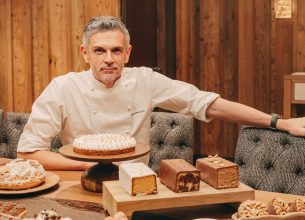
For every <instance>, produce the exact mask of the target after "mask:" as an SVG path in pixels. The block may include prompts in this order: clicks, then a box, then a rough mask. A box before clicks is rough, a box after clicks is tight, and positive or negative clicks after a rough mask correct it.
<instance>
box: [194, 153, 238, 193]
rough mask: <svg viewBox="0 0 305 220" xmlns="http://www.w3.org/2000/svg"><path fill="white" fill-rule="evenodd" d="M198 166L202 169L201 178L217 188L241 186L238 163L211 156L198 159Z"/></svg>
mask: <svg viewBox="0 0 305 220" xmlns="http://www.w3.org/2000/svg"><path fill="white" fill-rule="evenodd" d="M196 168H197V169H199V170H200V178H201V180H202V181H204V182H206V183H208V184H209V185H211V186H212V187H214V188H216V189H226V188H234V187H238V186H239V172H238V166H237V164H235V163H233V162H231V161H228V160H225V159H223V158H221V157H218V155H217V154H216V155H215V156H209V157H206V158H200V159H197V160H196Z"/></svg>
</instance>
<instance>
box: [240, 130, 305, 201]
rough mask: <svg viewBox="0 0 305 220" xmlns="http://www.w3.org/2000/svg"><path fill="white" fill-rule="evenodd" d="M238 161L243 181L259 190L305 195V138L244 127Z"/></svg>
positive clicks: (241, 133) (241, 132)
mask: <svg viewBox="0 0 305 220" xmlns="http://www.w3.org/2000/svg"><path fill="white" fill-rule="evenodd" d="M235 162H236V163H237V164H238V166H239V170H240V180H241V182H243V183H245V184H246V185H249V186H250V187H252V188H254V189H258V190H264V191H272V192H281V193H288V194H296V195H305V184H304V183H305V138H303V137H294V136H292V135H290V134H288V133H285V132H282V131H274V130H270V129H263V128H242V129H241V131H240V135H239V138H238V142H237V147H236V154H235Z"/></svg>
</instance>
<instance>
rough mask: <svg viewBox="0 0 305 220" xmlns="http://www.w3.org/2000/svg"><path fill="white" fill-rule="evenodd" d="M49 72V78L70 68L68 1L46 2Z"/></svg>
mask: <svg viewBox="0 0 305 220" xmlns="http://www.w3.org/2000/svg"><path fill="white" fill-rule="evenodd" d="M48 3H49V5H48V9H49V18H50V19H49V30H50V32H49V37H50V38H49V41H50V45H52V46H50V48H49V52H50V58H51V59H50V73H51V78H53V77H56V76H58V75H63V74H65V73H67V72H68V71H69V70H71V59H70V57H69V56H68V55H70V54H69V52H70V49H71V47H70V43H69V42H70V39H71V20H70V19H71V14H70V13H71V10H70V7H69V6H70V5H69V1H66V0H53V1H49V2H48Z"/></svg>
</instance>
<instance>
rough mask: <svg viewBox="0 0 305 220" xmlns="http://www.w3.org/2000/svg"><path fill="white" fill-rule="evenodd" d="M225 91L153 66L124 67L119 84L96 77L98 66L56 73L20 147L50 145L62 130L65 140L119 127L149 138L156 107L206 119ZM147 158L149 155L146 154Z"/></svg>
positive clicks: (37, 103) (26, 149)
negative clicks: (208, 88) (109, 84)
mask: <svg viewBox="0 0 305 220" xmlns="http://www.w3.org/2000/svg"><path fill="white" fill-rule="evenodd" d="M217 97H219V94H216V93H212V92H205V91H200V90H199V89H198V88H196V87H195V86H193V85H191V84H188V83H185V82H182V81H178V80H172V79H170V78H168V77H166V76H164V75H162V74H160V73H157V72H154V71H153V70H152V69H150V68H146V67H139V68H136V67H135V68H124V70H123V72H122V74H121V77H120V78H119V79H118V80H117V81H116V82H115V84H114V86H113V88H106V87H105V85H104V84H103V83H101V82H99V81H98V80H96V79H95V78H94V76H93V74H92V71H91V70H89V71H83V72H81V73H75V72H70V73H68V74H66V75H63V76H59V77H56V78H54V79H53V80H52V81H51V83H50V84H49V85H48V86H47V88H46V89H45V90H44V91H43V92H42V93H41V95H40V96H39V97H38V98H37V100H36V101H35V102H34V104H33V106H32V113H31V115H30V117H29V120H28V122H27V124H26V125H25V127H24V130H23V133H22V134H21V137H20V139H19V143H18V147H17V152H34V151H37V150H48V149H49V148H50V144H51V140H52V139H53V138H54V137H55V136H56V135H57V134H60V137H61V141H62V143H63V145H66V144H71V143H73V140H74V139H75V138H77V137H79V136H81V135H86V134H95V133H119V134H128V135H131V136H133V137H135V139H136V141H137V143H144V144H149V141H150V127H151V113H152V110H153V108H154V107H160V108H163V109H168V110H171V111H175V112H179V113H183V114H187V115H191V116H193V117H195V118H197V119H199V120H202V121H206V122H208V121H210V120H211V118H207V117H206V114H205V112H206V109H207V107H208V106H209V105H210V104H211V103H212V102H213V101H214V100H215V99H216V98H217ZM142 161H144V162H145V163H146V164H147V162H148V157H146V159H143V158H142Z"/></svg>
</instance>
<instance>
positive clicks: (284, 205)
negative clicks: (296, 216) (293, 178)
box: [267, 198, 290, 215]
mask: <svg viewBox="0 0 305 220" xmlns="http://www.w3.org/2000/svg"><path fill="white" fill-rule="evenodd" d="M267 208H268V212H269V214H271V215H286V214H287V213H288V212H289V209H290V208H289V204H288V202H286V201H284V200H282V199H280V198H274V199H272V201H271V202H269V203H268V205H267Z"/></svg>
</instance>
